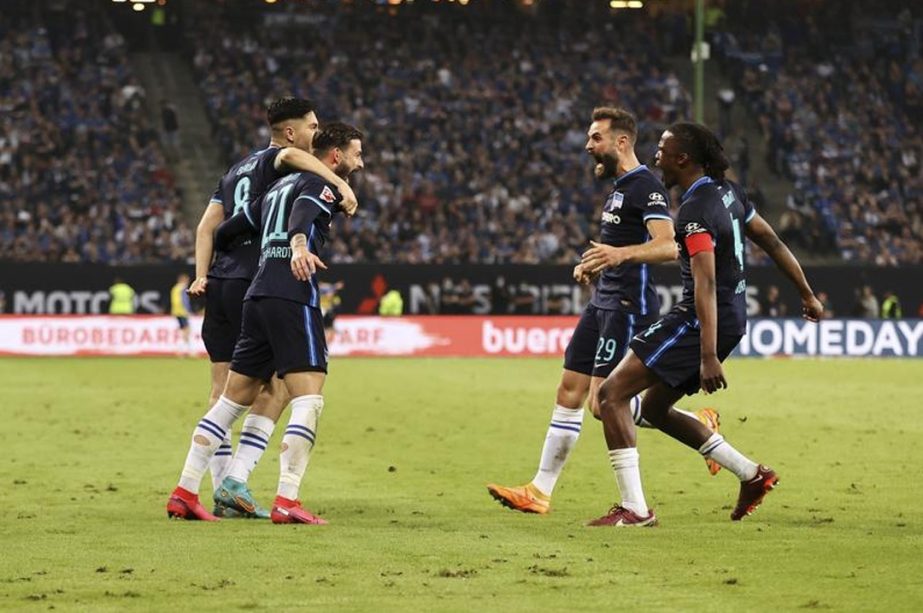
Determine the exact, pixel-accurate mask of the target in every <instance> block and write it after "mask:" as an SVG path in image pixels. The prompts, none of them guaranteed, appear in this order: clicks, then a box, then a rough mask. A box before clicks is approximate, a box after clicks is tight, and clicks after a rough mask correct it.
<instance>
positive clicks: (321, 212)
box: [244, 172, 342, 308]
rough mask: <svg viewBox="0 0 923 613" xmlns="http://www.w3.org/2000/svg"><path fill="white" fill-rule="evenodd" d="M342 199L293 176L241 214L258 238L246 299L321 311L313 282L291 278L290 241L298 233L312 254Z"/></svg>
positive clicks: (310, 179)
mask: <svg viewBox="0 0 923 613" xmlns="http://www.w3.org/2000/svg"><path fill="white" fill-rule="evenodd" d="M340 200H342V197H341V196H340V193H339V192H338V191H337V189H336V188H335V187H334V186H333V185H331V184H330V183H327V182H326V181H325V180H324V179H322V178H321V177H320V176H318V175H316V174H314V173H310V172H296V173H292V174H290V175H286V176H285V177H283V178H281V179H279V180H278V181H276V182H275V183H273V184H272V185H271V186H269V189H268V190H266V193H265V194H263V196H262V197H261V198H259V199H258V200H257V201H256V202H254V203H252V204H251V205H250V206H248V207H247V208H245V209H244V212H245V214H246V215H247V218H248V219H249V220H250V224H251V225H252V226H253V228H254V229H256V230H258V232H259V244H260V258H259V268H258V269H257V271H256V275H255V276H254V277H253V282H252V283H251V284H250V289H249V290H247V296H246V298H244V299H245V300H246V299H248V298H255V297H271V298H284V299H285V300H291V301H293V302H298V303H300V304H306V305H308V306H312V307H315V308H319V305H320V291H319V290H318V287H317V277H316V275H313V276H312V277H311V278H310V279H309V280H308V281H299V280H298V279H296V278H295V275H293V274H292V268H291V257H292V249H291V247H290V246H289V240H290V239H291V237H292V236H294V235H296V234H299V233H303V234H304V235H305V236H306V237H307V239H308V249H309V250H310V251H311V252H313V253H315V254H317V253H318V252H319V251H320V248H321V247H322V246H323V245H324V244H325V243H326V242H327V241H328V240H329V237H330V222H331V220H332V219H333V215H334V213H336V212H337V210H338V207H339V204H340Z"/></svg>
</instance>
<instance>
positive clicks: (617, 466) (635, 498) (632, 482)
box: [609, 447, 649, 517]
mask: <svg viewBox="0 0 923 613" xmlns="http://www.w3.org/2000/svg"><path fill="white" fill-rule="evenodd" d="M609 462H610V463H611V464H612V470H614V471H615V481H616V483H617V484H618V486H619V493H620V494H621V495H622V502H621V505H622V506H623V507H625V508H626V509H628V510H629V511H634V512H635V513H637V514H638V515H639V516H641V517H647V514H648V512H649V509H648V507H647V501H646V500H644V490H643V489H642V488H641V470H640V469H639V468H638V449H637V448H636V447H629V448H628V449H610V450H609Z"/></svg>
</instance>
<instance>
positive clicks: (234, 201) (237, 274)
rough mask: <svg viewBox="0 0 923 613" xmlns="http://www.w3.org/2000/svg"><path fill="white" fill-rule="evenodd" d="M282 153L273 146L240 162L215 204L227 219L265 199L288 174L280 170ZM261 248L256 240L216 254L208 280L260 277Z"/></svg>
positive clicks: (221, 183)
mask: <svg viewBox="0 0 923 613" xmlns="http://www.w3.org/2000/svg"><path fill="white" fill-rule="evenodd" d="M279 151H281V149H280V148H279V147H276V146H270V147H267V148H266V149H263V150H261V151H256V152H254V153H251V154H250V155H248V156H247V157H245V158H244V159H242V160H241V161H239V162H237V163H236V164H234V165H233V166H231V168H230V169H229V170H228V171H227V172H226V173H225V174H224V176H223V177H221V179H220V180H219V181H218V188H217V189H216V190H215V193H214V195H213V196H212V199H211V202H215V203H218V204H220V205H221V206H223V207H224V219H225V220H227V219H229V218H230V217H231V216H232V215H234V214H235V213H240V212H241V211H243V210H244V208H245V207H246V206H247V205H248V204H250V203H251V202H254V201H255V200H256V199H257V198H259V197H260V196H262V195H263V192H265V191H266V188H268V187H269V186H270V185H271V184H272V183H273V182H274V181H275V180H277V179H278V178H279V177H281V176H282V175H284V174H285V172H283V171H279V170H276V167H275V162H276V156H277V155H278V154H279ZM258 258H259V245H258V244H257V243H256V242H255V241H252V240H246V241H242V242H239V243H236V244H234V245H233V246H231V247H229V249H228V250H227V251H216V252H215V261H214V263H213V264H212V266H211V268H210V269H209V270H208V276H209V277H214V278H217V279H246V280H248V281H249V280H250V279H252V278H253V275H254V274H255V273H256V265H257V259H258Z"/></svg>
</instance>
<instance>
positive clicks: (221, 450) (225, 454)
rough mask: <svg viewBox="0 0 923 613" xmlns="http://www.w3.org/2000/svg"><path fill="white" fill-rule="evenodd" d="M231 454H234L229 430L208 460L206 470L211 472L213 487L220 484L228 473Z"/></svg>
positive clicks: (215, 487)
mask: <svg viewBox="0 0 923 613" xmlns="http://www.w3.org/2000/svg"><path fill="white" fill-rule="evenodd" d="M232 455H234V450H233V449H232V448H231V432H230V430H229V431H228V433H227V436H225V437H224V440H223V441H221V445H219V446H218V449H217V450H216V451H215V455H213V456H212V459H211V460H209V461H208V471H209V472H210V473H211V474H212V488H213V489H218V486H219V485H221V482H222V481H224V477H225V476H226V475H227V474H228V469H229V468H230V467H231V456H232Z"/></svg>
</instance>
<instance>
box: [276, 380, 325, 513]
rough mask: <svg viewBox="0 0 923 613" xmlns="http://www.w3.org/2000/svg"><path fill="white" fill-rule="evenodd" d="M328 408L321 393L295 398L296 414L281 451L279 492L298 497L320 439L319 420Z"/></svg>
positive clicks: (293, 404) (285, 495)
mask: <svg viewBox="0 0 923 613" xmlns="http://www.w3.org/2000/svg"><path fill="white" fill-rule="evenodd" d="M323 409H324V397H323V396H320V395H311V396H298V397H297V398H292V416H291V418H290V419H289V422H288V425H287V426H285V436H283V437H282V453H280V454H279V489H278V490H277V491H276V494H277V495H279V496H282V497H283V498H288V499H289V500H296V499H297V498H298V490H299V488H300V487H301V479H302V478H303V477H304V472H305V471H306V470H307V469H308V462H309V461H310V460H311V452H312V451H313V450H314V441H315V440H316V439H317V422H318V420H319V419H320V414H321V411H323Z"/></svg>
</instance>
